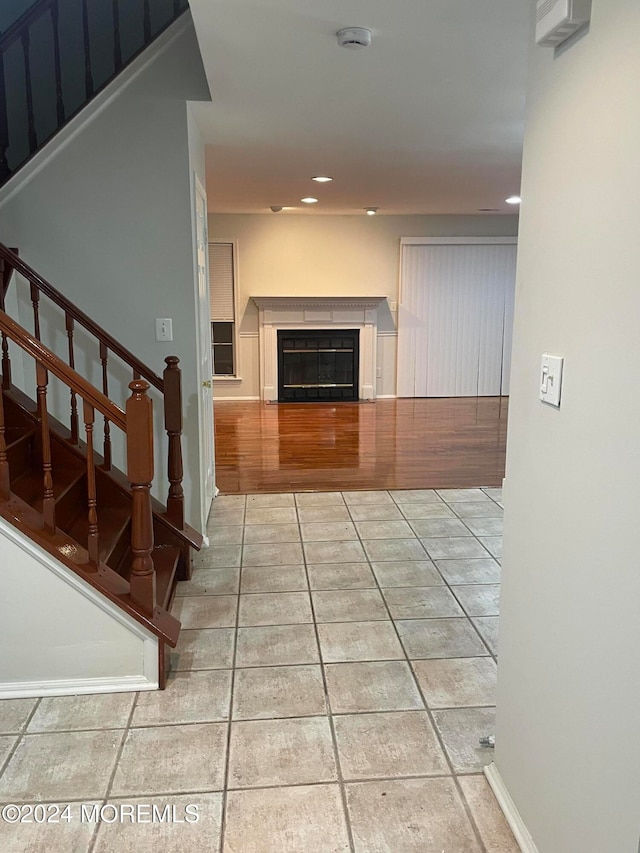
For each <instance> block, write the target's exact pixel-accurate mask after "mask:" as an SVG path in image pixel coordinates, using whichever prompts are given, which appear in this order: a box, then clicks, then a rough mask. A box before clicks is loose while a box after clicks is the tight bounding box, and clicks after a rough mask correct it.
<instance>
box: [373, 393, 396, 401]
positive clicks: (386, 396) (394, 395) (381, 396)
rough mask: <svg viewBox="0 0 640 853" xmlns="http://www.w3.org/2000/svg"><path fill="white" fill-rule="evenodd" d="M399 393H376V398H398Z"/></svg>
mask: <svg viewBox="0 0 640 853" xmlns="http://www.w3.org/2000/svg"><path fill="white" fill-rule="evenodd" d="M397 399H398V395H397V394H376V400H397Z"/></svg>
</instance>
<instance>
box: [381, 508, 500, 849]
mask: <svg viewBox="0 0 640 853" xmlns="http://www.w3.org/2000/svg"><path fill="white" fill-rule="evenodd" d="M391 497H392V500H393V496H391ZM429 559H431V558H429ZM434 565H435V564H434ZM436 568H437V567H436ZM374 577H375V572H374ZM377 580H378V579H377V577H376V582H377ZM378 590H379V593H380V596H381V598H382V600H383V602H384V605H385V607H386V608H387V611H388V613H389V618H390V620H391V624H392V625H393V630H394V631H395V633H396V636H397V638H398V642H399V643H400V645H401V646H402V649H403V650H404V652H405V656H406V661H407V665H408V667H409V671H410V673H411V676H412V678H413V681H414V685H415V687H416V690H417V691H418V694H419V696H420V698H421V700H422V704H423V705H424V708H425V712H426V714H427V716H428V719H429V722H430V724H431V728H432V730H433V733H434V735H435V737H436V740H437V742H438V744H439V746H440V750H441V752H442V755H443V756H444V759H445V761H446V763H447V765H448V767H449V770H450V773H451V777H452V779H453V783H454V785H455V788H456V790H457V792H458V796H459V797H460V800H461V802H462V805H463V808H464V810H465V813H466V815H467V818H468V819H469V821H470V824H471V828H472V830H473V832H474V834H475V836H476V840H477V841H478V843H479V845H480V849H481V851H482V853H488V851H487V849H486V847H485V845H484V842H483V840H482V836H481V835H480V830H479V828H478V827H477V826H476V822H475V820H474V819H473V815H472V814H471V809H470V807H469V804H468V803H467V800H466V797H465V796H464V791H463V790H462V786H461V785H460V783H459V781H458V776H457V773H456V770H455V768H454V766H453V761H452V760H451V758H450V756H449V753H448V751H447V749H446V746H445V743H444V740H443V738H442V735H441V733H440V730H439V728H438V726H437V724H436V721H435V718H434V716H433V713H432V710H431V708H430V707H429V704H428V702H427V699H426V696H425V695H424V692H423V690H422V687H421V686H420V681H419V680H418V677H417V675H416V673H415V670H414V668H413V663H412V661H411V658H410V657H409V653H408V650H407V648H406V647H405V645H404V643H403V642H402V637H401V636H400V632H399V631H398V627H397V625H396V621H395V619H393V617H392V616H391V611H390V610H389V606H388V604H387V601H386V599H385V597H384V595H383V593H382V588H381V587H380V586H379V584H378Z"/></svg>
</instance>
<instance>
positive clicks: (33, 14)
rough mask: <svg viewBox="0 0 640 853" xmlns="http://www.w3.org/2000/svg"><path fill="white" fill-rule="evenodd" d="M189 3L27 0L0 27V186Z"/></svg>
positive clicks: (169, 0) (176, 0)
mask: <svg viewBox="0 0 640 853" xmlns="http://www.w3.org/2000/svg"><path fill="white" fill-rule="evenodd" d="M188 8H189V4H188V0H74V2H70V0H34V2H33V4H32V5H31V6H30V7H29V8H28V9H27V10H26V11H25V12H24V14H22V15H21V16H20V17H19V18H18V19H17V20H15V21H14V22H13V23H12V24H11V25H10V26H8V27H6V29H5V31H4V32H1V31H0V186H2V184H4V183H6V182H7V181H9V179H10V178H11V177H12V176H13V175H14V174H15V173H16V172H17V171H18V170H19V169H20V168H22V166H23V165H25V163H27V162H28V161H29V160H30V159H31V158H32V157H33V155H34V154H36V152H37V151H38V150H39V149H40V148H42V147H43V146H44V145H45V144H46V143H47V142H48V141H49V140H50V139H51V138H52V137H53V136H55V134H56V133H57V132H58V131H59V130H60V129H61V128H63V127H64V126H65V125H66V124H67V123H68V122H69V121H70V120H71V119H72V118H74V116H76V115H77V114H78V113H79V112H80V111H81V110H82V109H83V108H84V107H85V106H86V105H87V104H88V103H89V102H90V101H91V100H92V99H93V98H94V97H95V96H96V95H97V94H98V93H99V92H100V91H102V90H103V89H104V88H105V86H107V85H108V84H109V83H110V82H111V81H112V80H113V79H114V78H115V77H117V75H118V74H119V73H120V72H121V71H122V70H123V69H124V68H126V66H127V65H128V64H129V63H130V62H132V61H133V60H134V59H135V58H136V57H137V56H138V55H139V54H140V53H141V52H142V51H143V50H145V48H146V47H148V45H150V44H151V43H152V42H153V41H154V40H155V39H156V38H157V37H158V36H159V35H160V34H161V33H162V32H164V30H166V29H167V27H169V26H170V25H171V24H172V23H173V22H174V21H176V20H177V19H178V18H179V17H180V16H181V15H182V14H183V12H185V11H186V10H187V9H188Z"/></svg>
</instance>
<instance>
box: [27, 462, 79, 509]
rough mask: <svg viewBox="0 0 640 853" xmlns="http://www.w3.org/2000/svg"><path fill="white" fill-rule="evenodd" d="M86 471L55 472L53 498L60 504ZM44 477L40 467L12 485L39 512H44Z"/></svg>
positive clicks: (66, 469) (73, 468)
mask: <svg viewBox="0 0 640 853" xmlns="http://www.w3.org/2000/svg"><path fill="white" fill-rule="evenodd" d="M84 475H85V471H84V469H82V468H76V467H64V468H56V469H55V470H54V471H53V477H52V478H53V497H54V499H55V501H56V504H58V503H59V502H60V501H62V499H63V498H64V497H65V496H66V495H67V494H68V493H69V492H70V491H71V490H72V489H73V488H74V486H76V485H77V484H78V483H80V481H81V480H82V479H83V477H84ZM43 479H44V475H43V472H42V469H41V468H40V467H39V466H36V467H35V468H30V469H29V470H28V471H25V473H24V474H23V475H22V476H21V477H18V478H17V479H16V480H15V481H14V482H12V484H11V491H12V492H15V494H16V495H18V497H19V498H22V500H23V501H25V503H28V504H30V505H31V506H32V507H33V508H34V509H35V510H37V511H38V512H42V501H43V491H44V487H43Z"/></svg>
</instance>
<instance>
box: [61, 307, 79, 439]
mask: <svg viewBox="0 0 640 853" xmlns="http://www.w3.org/2000/svg"><path fill="white" fill-rule="evenodd" d="M64 322H65V326H66V329H67V341H68V342H69V367H71V368H73V370H75V369H76V354H75V349H74V345H73V329H74V322H73V317H71V316H70V315H69V314H67V312H66V311H65V314H64ZM69 393H70V396H71V444H77V443H78V401H77V399H76V392H75V391H74V390H73V388H69Z"/></svg>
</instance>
